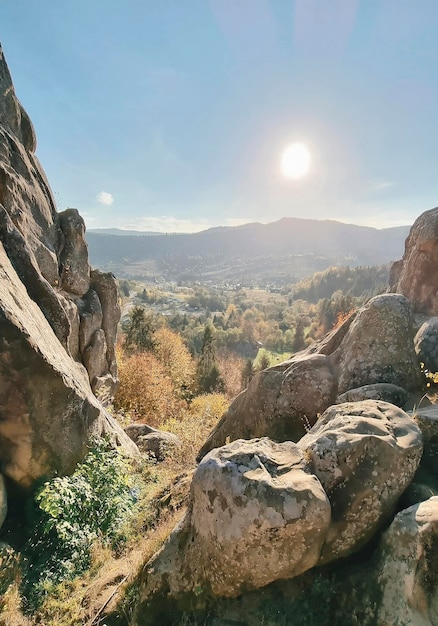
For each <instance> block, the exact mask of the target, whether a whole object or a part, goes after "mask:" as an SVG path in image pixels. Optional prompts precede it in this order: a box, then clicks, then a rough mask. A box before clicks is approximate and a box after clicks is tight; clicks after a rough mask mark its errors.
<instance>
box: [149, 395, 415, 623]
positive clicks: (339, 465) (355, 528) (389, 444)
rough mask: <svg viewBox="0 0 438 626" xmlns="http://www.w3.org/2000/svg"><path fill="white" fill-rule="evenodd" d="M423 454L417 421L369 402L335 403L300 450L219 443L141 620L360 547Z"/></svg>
mask: <svg viewBox="0 0 438 626" xmlns="http://www.w3.org/2000/svg"><path fill="white" fill-rule="evenodd" d="M422 449H423V446H422V436H421V431H420V429H419V428H418V426H417V425H416V423H415V422H414V420H413V419H412V418H411V417H409V416H408V415H407V414H406V413H405V412H404V411H402V410H401V409H399V408H397V407H395V406H394V405H391V404H389V403H386V402H380V401H373V400H367V401H364V402H354V403H346V404H343V405H335V406H332V407H330V408H329V409H328V410H327V411H326V412H325V413H324V414H323V415H322V416H321V418H320V419H319V420H318V422H317V423H316V424H315V426H314V427H313V428H312V430H311V431H310V432H309V433H308V434H307V435H306V436H305V437H304V438H303V439H301V441H300V442H299V444H298V445H296V444H294V443H292V442H284V443H279V444H276V443H274V442H272V441H271V440H269V439H267V438H262V439H253V440H250V441H246V440H237V441H234V442H233V443H230V444H227V445H225V446H223V447H221V448H217V449H215V450H212V451H211V452H210V453H208V454H207V455H206V456H205V457H204V458H203V460H202V461H201V463H200V464H199V466H198V468H197V470H196V471H195V474H194V476H193V480H192V485H191V493H190V501H189V505H188V511H187V514H186V516H185V518H184V519H183V521H182V522H181V524H180V525H179V526H177V528H176V529H175V530H174V531H173V533H172V535H171V536H170V538H169V540H168V542H167V543H166V544H165V545H164V546H163V548H162V550H161V551H160V552H159V553H158V554H157V555H156V556H155V557H154V558H153V559H152V561H151V562H150V563H149V564H148V565H147V567H146V569H145V571H144V574H143V576H144V577H143V584H142V594H143V595H142V601H141V604H140V609H139V616H140V617H139V623H142V624H149V623H151V624H153V623H157V622H156V621H155V622H154V620H158V617H157V614H156V613H155V609H154V608H153V607H154V602H155V601H158V600H157V598H159V599H160V602H161V604H162V605H163V604H166V603H168V602H170V605H169V606H171V607H172V603H175V606H178V605H179V606H181V603H184V598H186V597H197V600H198V601H199V602H201V601H202V600H204V601H205V600H206V598H208V597H210V598H211V597H235V596H237V595H240V594H241V593H242V592H248V591H249V590H251V589H257V588H260V587H264V586H266V585H267V584H269V583H271V582H272V581H275V580H279V579H286V578H294V577H296V576H298V575H300V574H301V573H303V572H305V571H307V570H309V569H310V568H312V567H313V566H315V565H317V564H318V565H321V564H325V563H329V562H332V561H334V560H336V559H339V558H342V557H346V556H348V555H350V554H351V553H353V552H356V551H358V550H360V549H361V548H362V547H363V546H364V545H365V544H366V543H367V542H368V541H369V540H370V539H371V538H372V537H373V536H374V535H375V533H376V531H377V530H378V529H380V528H381V527H382V526H383V525H384V524H385V523H386V522H387V521H388V519H389V518H390V516H391V515H392V514H394V511H395V507H396V504H397V501H398V500H399V498H400V496H401V494H402V493H403V491H404V490H405V489H406V487H407V486H408V484H409V482H410V481H411V480H412V477H413V476H414V474H415V471H416V470H417V467H418V463H419V461H420V457H421V453H422ZM201 596H203V597H201ZM161 610H162V607H161ZM161 617H162V616H161ZM160 619H161V618H160ZM148 620H149V621H148ZM160 623H166V622H165V621H164V622H160Z"/></svg>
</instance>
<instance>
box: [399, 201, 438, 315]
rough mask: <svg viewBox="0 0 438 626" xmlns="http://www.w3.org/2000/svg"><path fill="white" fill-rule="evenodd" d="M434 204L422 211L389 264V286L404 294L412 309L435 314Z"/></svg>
mask: <svg viewBox="0 0 438 626" xmlns="http://www.w3.org/2000/svg"><path fill="white" fill-rule="evenodd" d="M437 285H438V208H435V209H431V210H430V211H426V212H425V213H422V214H421V215H420V217H418V218H417V219H416V220H415V222H414V224H413V226H412V228H411V230H410V232H409V236H408V238H407V239H406V244H405V252H404V255H403V258H402V260H401V261H397V262H396V263H394V265H393V266H392V268H391V275H390V289H391V291H395V292H397V293H401V294H403V295H405V296H406V297H407V298H408V299H409V301H410V302H411V303H412V305H413V307H414V310H415V311H417V312H419V313H425V314H426V315H438V292H437Z"/></svg>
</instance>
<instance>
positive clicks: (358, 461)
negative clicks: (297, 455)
mask: <svg viewBox="0 0 438 626" xmlns="http://www.w3.org/2000/svg"><path fill="white" fill-rule="evenodd" d="M298 445H299V447H300V448H301V449H302V450H303V453H306V455H307V457H308V458H310V460H311V467H312V471H313V472H314V474H315V475H316V476H317V477H318V478H319V480H320V482H321V484H322V486H323V487H324V490H325V492H326V494H327V496H328V498H329V500H330V504H331V507H332V520H331V524H330V528H329V530H328V533H327V535H326V538H325V541H324V548H323V551H322V555H321V562H324V563H325V562H329V561H332V560H335V559H338V558H341V557H344V556H347V555H348V554H350V553H351V552H353V551H357V550H358V549H359V548H360V547H362V545H364V544H365V543H366V542H367V541H369V539H370V538H371V537H372V536H373V535H374V533H375V532H376V530H377V529H378V528H379V527H381V525H382V524H383V523H384V522H385V521H386V520H387V519H388V518H389V517H390V515H391V514H393V512H394V508H395V505H396V503H397V501H398V499H399V498H400V496H401V495H402V493H403V492H404V490H405V489H406V487H407V486H408V485H409V483H410V482H411V480H412V478H413V476H414V474H415V472H416V470H417V467H418V464H419V462H420V458H421V453H422V451H423V440H422V436H421V431H420V429H419V428H418V426H417V425H416V423H415V422H414V421H413V419H412V418H410V417H409V416H408V415H407V414H406V413H405V412H404V411H402V410H401V409H399V408H397V407H395V406H394V405H392V404H388V403H387V402H380V401H373V400H365V401H363V402H351V403H350V402H347V403H345V404H339V405H335V406H332V407H330V408H329V409H327V410H326V411H325V413H323V415H322V416H321V418H320V419H319V420H318V422H317V423H316V424H315V426H314V427H313V428H312V430H311V431H310V432H309V433H308V434H307V435H306V436H305V437H303V438H302V439H301V440H300V442H299V444H298Z"/></svg>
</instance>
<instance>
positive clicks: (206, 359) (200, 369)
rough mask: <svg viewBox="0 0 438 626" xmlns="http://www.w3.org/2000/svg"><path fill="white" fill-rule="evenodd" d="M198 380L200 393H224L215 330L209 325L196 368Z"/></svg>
mask: <svg viewBox="0 0 438 626" xmlns="http://www.w3.org/2000/svg"><path fill="white" fill-rule="evenodd" d="M196 379H197V383H198V391H199V392H200V393H212V392H215V391H216V392H222V391H223V390H224V381H223V379H222V377H221V375H220V371H219V367H218V364H217V359H216V346H215V329H214V326H213V325H212V324H211V323H207V324H206V325H205V328H204V335H203V337H202V347H201V356H200V357H199V361H198V365H197V368H196Z"/></svg>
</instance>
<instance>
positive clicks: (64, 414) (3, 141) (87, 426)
mask: <svg viewBox="0 0 438 626" xmlns="http://www.w3.org/2000/svg"><path fill="white" fill-rule="evenodd" d="M35 149H36V140H35V133H34V130H33V127H32V124H31V122H30V120H29V118H28V116H27V115H26V113H25V111H24V110H23V108H22V106H21V105H20V103H19V101H18V99H17V97H16V95H15V91H14V88H13V85H12V81H11V77H10V74H9V71H8V68H7V65H6V62H5V59H4V56H3V52H2V50H1V48H0V414H1V420H0V466H1V469H2V472H3V473H4V474H6V475H7V476H8V477H9V478H10V479H11V480H13V481H15V483H16V484H18V485H20V486H21V487H24V488H27V487H29V486H30V485H31V484H32V483H33V481H35V480H36V479H37V478H39V477H41V476H43V475H45V474H47V473H52V472H55V471H56V472H60V473H66V472H69V471H71V470H72V469H73V468H74V465H75V463H76V462H77V461H78V460H80V459H81V458H82V456H83V455H84V453H85V451H86V442H87V438H88V436H89V435H90V434H104V433H106V434H108V435H109V436H111V437H112V438H113V439H114V440H117V441H119V442H120V443H122V444H123V446H124V447H125V449H126V450H127V451H128V452H130V453H132V454H135V453H136V446H135V445H134V444H133V443H132V442H131V440H130V439H129V438H128V437H127V436H126V435H125V434H124V433H123V431H122V430H121V429H120V428H119V427H118V426H117V424H116V423H115V421H114V420H112V418H111V417H110V416H109V415H108V414H107V413H106V412H105V410H104V409H103V407H102V405H101V404H99V402H98V401H97V400H96V398H95V396H94V395H93V393H92V389H91V387H90V383H91V385H92V387H93V389H95V390H97V389H98V388H99V390H100V391H101V392H102V393H103V391H104V390H103V389H102V387H106V389H107V390H110V391H111V390H112V389H113V388H114V385H115V383H116V375H117V371H116V366H115V359H114V342H115V335H116V327H117V321H118V319H119V315H120V311H119V308H118V304H117V302H116V299H115V297H114V293H115V291H116V286H115V282H114V277H112V276H111V275H104V274H101V275H99V274H93V273H92V272H91V269H90V266H89V263H88V252H87V246H86V243H85V240H84V230H85V228H84V222H83V220H82V218H81V217H80V216H79V214H78V212H77V211H76V210H75V209H68V210H67V211H64V212H63V213H61V214H58V213H57V211H56V208H55V203H54V201H53V196H52V193H51V191H50V187H49V184H48V182H47V179H46V177H45V174H44V171H43V169H42V167H41V165H40V163H39V161H38V159H37V157H36V156H35ZM110 309H111V310H110Z"/></svg>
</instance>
